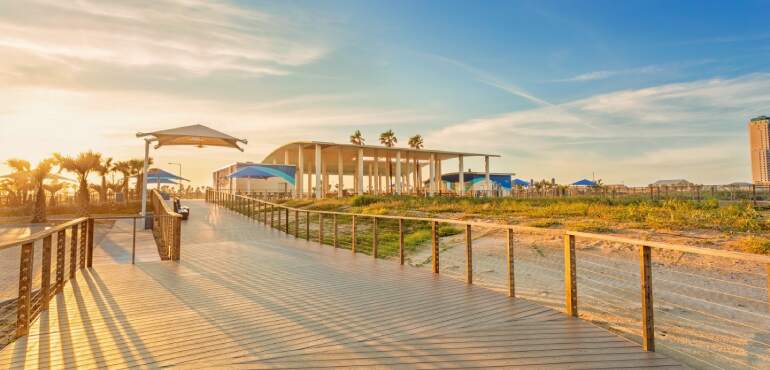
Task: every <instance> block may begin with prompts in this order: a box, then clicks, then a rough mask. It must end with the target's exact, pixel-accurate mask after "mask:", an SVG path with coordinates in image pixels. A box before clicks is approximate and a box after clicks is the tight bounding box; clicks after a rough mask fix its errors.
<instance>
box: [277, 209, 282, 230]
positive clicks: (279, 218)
mask: <svg viewBox="0 0 770 370" xmlns="http://www.w3.org/2000/svg"><path fill="white" fill-rule="evenodd" d="M276 212H277V213H278V230H281V228H282V227H283V226H282V224H281V214H282V213H283V212H281V209H280V208H278V210H277V211H276Z"/></svg>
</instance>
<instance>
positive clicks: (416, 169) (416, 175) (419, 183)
mask: <svg viewBox="0 0 770 370" xmlns="http://www.w3.org/2000/svg"><path fill="white" fill-rule="evenodd" d="M413 161H414V164H413V165H412V167H413V169H412V170H413V171H414V173H413V175H414V192H415V193H417V192H418V191H420V189H421V188H422V176H420V161H419V160H417V153H415V156H414V159H413Z"/></svg>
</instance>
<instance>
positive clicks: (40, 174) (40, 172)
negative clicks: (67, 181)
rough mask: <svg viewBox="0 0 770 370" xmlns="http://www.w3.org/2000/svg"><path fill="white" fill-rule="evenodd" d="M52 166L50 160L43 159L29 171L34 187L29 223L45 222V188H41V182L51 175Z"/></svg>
mask: <svg viewBox="0 0 770 370" xmlns="http://www.w3.org/2000/svg"><path fill="white" fill-rule="evenodd" d="M53 164H54V161H53V160H52V159H50V158H49V159H44V160H42V161H40V163H38V164H37V166H36V167H35V168H34V169H33V170H31V171H30V178H31V180H32V184H33V185H34V186H35V210H34V212H33V214H32V220H31V221H30V222H31V223H33V224H34V223H40V222H45V221H46V209H45V188H44V187H43V182H45V179H46V178H47V177H48V176H50V175H51V169H52V168H53Z"/></svg>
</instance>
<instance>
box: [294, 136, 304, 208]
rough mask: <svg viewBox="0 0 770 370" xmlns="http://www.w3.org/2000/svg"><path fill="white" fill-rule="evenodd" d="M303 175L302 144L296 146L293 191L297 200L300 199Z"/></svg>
mask: <svg viewBox="0 0 770 370" xmlns="http://www.w3.org/2000/svg"><path fill="white" fill-rule="evenodd" d="M304 175H305V161H304V158H303V157H302V144H297V180H296V183H295V184H294V190H295V192H296V193H297V198H302V176H304Z"/></svg>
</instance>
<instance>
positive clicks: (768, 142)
mask: <svg viewBox="0 0 770 370" xmlns="http://www.w3.org/2000/svg"><path fill="white" fill-rule="evenodd" d="M749 145H750V146H751V149H750V150H751V180H752V182H753V183H755V184H770V174H769V173H770V168H768V166H769V165H770V117H767V116H759V117H756V118H752V119H751V120H750V121H749Z"/></svg>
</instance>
